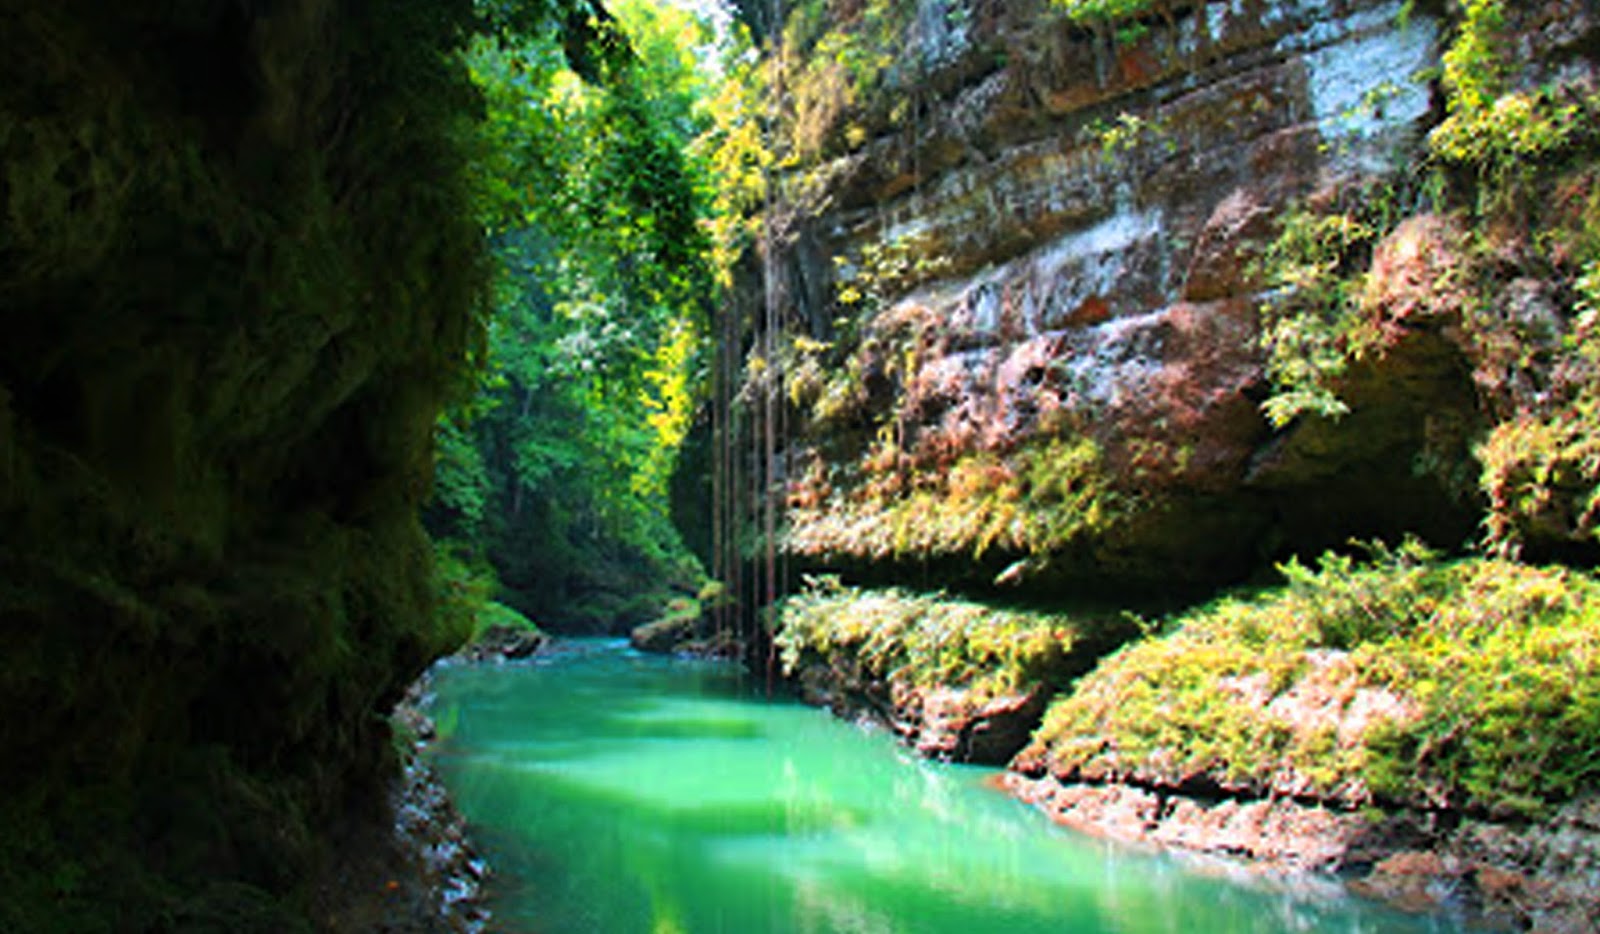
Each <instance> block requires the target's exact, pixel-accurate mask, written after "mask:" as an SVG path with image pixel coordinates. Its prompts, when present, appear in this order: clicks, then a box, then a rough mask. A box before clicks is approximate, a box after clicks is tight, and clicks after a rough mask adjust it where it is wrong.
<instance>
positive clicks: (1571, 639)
mask: <svg viewBox="0 0 1600 934" xmlns="http://www.w3.org/2000/svg"><path fill="white" fill-rule="evenodd" d="M1284 574H1285V576H1286V578H1287V584H1286V585H1285V586H1283V587H1280V588H1277V589H1273V590H1268V591H1264V592H1261V593H1259V594H1255V595H1250V596H1234V597H1227V598H1224V599H1222V600H1220V601H1218V602H1216V603H1214V604H1212V605H1210V606H1207V607H1205V608H1202V609H1200V610H1197V611H1193V612H1191V613H1188V614H1185V615H1183V616H1180V617H1178V618H1175V619H1173V620H1171V621H1170V622H1169V626H1170V627H1171V632H1170V633H1169V634H1167V635H1164V636H1161V637H1157V638H1152V639H1149V640H1146V641H1144V642H1141V643H1138V644H1135V645H1131V646H1129V647H1127V648H1125V649H1124V650H1122V651H1121V652H1119V653H1118V654H1116V655H1114V656H1112V657H1110V658H1109V659H1107V660H1106V662H1105V663H1103V664H1102V665H1101V667H1100V668H1099V669H1098V670H1097V671H1096V672H1094V673H1093V674H1092V675H1090V676H1088V677H1086V678H1085V679H1083V681H1082V682H1080V684H1079V686H1078V687H1077V689H1076V690H1075V691H1074V693H1073V694H1071V695H1070V696H1067V697H1064V698H1062V699H1061V700H1059V701H1058V702H1057V703H1056V704H1055V705H1054V706H1053V707H1052V708H1051V710H1050V711H1049V713H1048V714H1047V716H1046V719H1045V723H1044V725H1043V726H1042V727H1041V728H1040V731H1039V733H1038V735H1037V737H1036V744H1037V745H1038V746H1039V747H1040V748H1041V749H1044V750H1047V755H1046V757H1047V759H1048V760H1049V761H1050V763H1051V768H1052V769H1053V770H1054V771H1056V772H1057V773H1058V774H1062V775H1069V776H1070V775H1113V776H1120V777H1127V778H1132V779H1135V780H1141V781H1148V782H1154V783H1158V784H1182V783H1185V782H1193V781H1201V782H1204V783H1214V784H1218V785H1222V786H1223V787H1230V788H1236V789H1240V790H1243V791H1248V792H1251V793H1265V792H1267V791H1268V790H1275V791H1285V790H1287V791H1290V792H1292V793H1296V794H1304V795H1308V796H1315V797H1322V798H1324V799H1327V800H1330V801H1336V802H1342V803H1345V804H1351V805H1355V804H1362V803H1365V802H1368V801H1373V800H1377V801H1382V802H1400V803H1405V804H1410V805H1415V806H1422V807H1430V808H1431V807H1446V808H1455V809H1461V810H1470V811H1478V812H1490V813H1499V814H1512V815H1532V814H1538V813H1541V812H1542V811H1543V810H1544V809H1545V808H1546V807H1547V806H1549V805H1553V804H1556V803H1559V802H1562V801H1565V800H1568V799H1570V798H1571V797H1573V796H1574V795H1576V794H1579V793H1580V792H1581V791H1582V790H1583V789H1585V788H1588V787H1592V786H1593V783H1594V782H1595V781H1596V780H1597V779H1600V760H1597V759H1596V758H1595V756H1594V755H1593V754H1592V753H1593V749H1594V748H1595V743H1596V741H1597V739H1600V580H1597V579H1596V578H1594V577H1593V576H1591V575H1588V574H1584V573H1581V572H1577V571H1571V570H1567V569H1561V568H1544V569H1541V568H1534V567H1528V566H1524V565H1518V564H1513V563H1510V562H1505V561H1496V560H1488V559H1469V560H1463V561H1457V562H1450V563H1439V562H1437V561H1435V560H1434V559H1433V558H1432V556H1431V555H1428V554H1426V553H1425V552H1424V551H1423V550H1422V549H1420V548H1418V547H1416V546H1413V545H1408V546H1405V547H1403V548H1401V549H1397V550H1394V551H1390V550H1388V549H1383V548H1378V549H1377V557H1376V560H1374V561H1372V562H1370V563H1358V562H1355V561H1352V560H1351V559H1350V558H1349V557H1346V556H1339V555H1328V556H1325V557H1324V558H1323V559H1322V560H1321V562H1320V563H1319V565H1318V567H1317V568H1316V569H1314V570H1313V569H1307V568H1304V567H1301V566H1299V565H1294V564H1291V565H1287V566H1285V567H1284Z"/></svg>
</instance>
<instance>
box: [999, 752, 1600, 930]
mask: <svg viewBox="0 0 1600 934" xmlns="http://www.w3.org/2000/svg"><path fill="white" fill-rule="evenodd" d="M996 783H997V785H998V786H999V787H1001V788H1003V789H1004V790H1006V791H1008V792H1009V793H1011V794H1013V795H1015V796H1016V797H1018V798H1019V799H1021V800H1023V801H1026V802H1028V803H1030V804H1032V805H1034V806H1036V807H1038V808H1039V809H1040V810H1042V811H1044V812H1045V813H1046V814H1047V815H1049V817H1050V818H1051V819H1052V820H1055V821H1056V822H1057V823H1060V824H1062V825H1064V826H1068V827H1071V828H1073V829H1075V830H1078V831H1082V832H1085V833H1091V834H1095V835H1099V836H1105V837H1108V838H1112V839H1116V840H1120V841H1124V842H1129V843H1137V844H1148V845H1153V846H1161V847H1171V848H1175V849H1179V850H1185V851H1192V852H1197V853H1204V854H1208V855H1213V856H1220V857H1228V858H1235V859H1239V860H1242V861H1246V862H1247V864H1248V865H1249V867H1250V868H1252V869H1253V870H1256V871H1264V872H1275V873H1304V872H1313V873H1333V874H1336V875H1337V877H1339V878H1341V879H1342V880H1344V881H1345V882H1346V883H1347V884H1348V885H1349V887H1350V889H1351V890H1352V891H1354V892H1356V893H1358V894H1361V895H1364V896H1368V897H1371V898H1375V899H1380V900H1382V901H1386V902H1389V903H1391V904H1394V905H1396V906H1397V907H1400V908H1403V909H1406V910H1410V911H1419V912H1420V911H1427V912H1443V913H1445V914H1447V915H1453V916H1455V917H1457V918H1458V919H1459V920H1461V921H1464V922H1468V923H1475V924H1488V925H1492V926H1497V927H1498V926H1504V927H1511V928H1514V929H1518V930H1533V931H1541V932H1549V934H1580V932H1593V931H1596V930H1600V798H1595V797H1590V798H1588V799H1585V800H1582V801H1578V802H1574V803H1572V804H1569V805H1567V806H1565V807H1563V808H1561V809H1560V810H1559V811H1558V812H1557V813H1556V814H1555V816H1554V817H1553V818H1551V819H1550V820H1548V821H1546V822H1544V823H1540V824H1525V825H1511V824H1501V823H1494V822H1490V821H1485V820H1481V819H1477V818H1473V817H1468V816H1464V815H1461V814H1455V813H1446V812H1431V813H1430V812H1418V811H1399V812H1382V811H1378V810H1375V809H1368V810H1362V811H1354V810H1345V809H1341V808H1332V807H1327V806H1324V805H1321V804H1317V803H1308V802H1305V801H1300V800H1296V799H1293V798H1288V797H1281V798H1259V799H1248V798H1233V797H1216V796H1214V795H1205V794H1203V793H1198V792H1186V791H1185V790H1182V789H1171V788H1151V787H1141V786H1136V785H1130V784H1117V783H1111V784H1090V783H1069V782H1062V781H1058V780H1057V779H1056V778H1054V777H1052V776H1049V775H1042V776H1029V775H1025V774H1022V773H1020V772H1015V771H1012V772H1007V773H1005V774H1004V775H1002V776H1000V777H999V778H998V779H997V780H996Z"/></svg>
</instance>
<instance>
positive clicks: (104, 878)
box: [0, 0, 482, 931]
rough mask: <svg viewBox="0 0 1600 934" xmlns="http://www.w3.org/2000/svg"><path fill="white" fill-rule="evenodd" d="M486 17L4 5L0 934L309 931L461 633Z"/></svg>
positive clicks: (309, 9)
mask: <svg viewBox="0 0 1600 934" xmlns="http://www.w3.org/2000/svg"><path fill="white" fill-rule="evenodd" d="M470 14H471V5H470V4H469V3H454V2H445V3H437V2H427V3H422V2H401V3H386V4H380V5H373V4H366V3H354V2H337V0H278V2H271V3H253V2H220V0H219V2H207V0H201V2H194V3H180V4H173V3H154V2H132V3H123V4H113V5H104V4H98V3H89V2H76V0H65V2H57V0H51V2H40V3H31V2H26V0H4V2H0V211H3V214H0V303H3V308H4V317H3V322H4V324H3V327H4V336H3V338H0V527H3V528H4V535H3V537H0V647H3V648H0V658H3V662H0V709H3V710H4V711H5V714H4V717H3V719H0V828H3V829H4V836H5V837H6V839H7V841H8V845H7V852H6V854H5V855H4V856H3V857H0V890H3V891H5V893H6V897H5V898H4V899H0V927H3V928H5V929H7V930H29V931H44V930H74V931H91V930H103V929H115V930H147V929H152V930H157V929H159V930H166V929H174V928H177V929H206V930H211V929H217V930H284V929H292V928H294V927H295V926H296V925H298V924H300V923H302V922H303V918H304V915H305V913H306V912H307V911H308V910H309V905H308V903H307V901H306V894H305V893H306V881H307V878H308V874H309V873H310V872H311V870H312V868H313V867H314V865H315V863H316V860H317V859H318V856H319V853H320V848H321V846H322V844H321V843H320V842H319V839H318V838H319V834H320V833H321V832H322V831H323V830H325V829H326V827H327V821H328V820H330V819H331V816H332V815H334V814H337V813H340V812H342V811H343V810H345V809H346V808H347V807H357V806H359V805H357V804H352V803H351V802H362V801H367V802H370V803H371V804H374V805H375V804H376V803H377V801H378V800H379V799H380V797H381V796H380V795H379V793H378V792H377V791H376V790H375V789H376V787H377V785H376V780H377V778H378V777H379V776H380V775H381V774H383V771H384V770H383V768H382V766H383V764H384V763H385V762H386V761H388V760H389V758H390V753H389V751H388V742H387V726H386V725H385V723H384V721H383V719H382V716H381V713H382V711H384V710H386V709H387V707H388V706H389V705H390V704H392V703H393V701H394V700H396V699H397V698H398V696H399V694H400V692H401V691H402V690H403V689H404V686H405V685H406V684H407V683H408V682H409V681H410V680H412V679H413V678H414V677H415V676H416V674H417V673H418V672H419V671H420V670H421V669H422V667H423V666H424V665H425V664H426V663H427V662H428V661H429V660H431V659H432V658H433V657H435V656H436V655H437V654H439V653H440V652H441V651H443V650H445V649H446V648H447V647H449V646H450V645H452V644H453V640H454V639H455V638H457V637H458V636H457V634H452V633H446V632H441V631H438V630H437V628H436V624H435V622H434V621H433V618H432V614H431V612H430V603H431V591H432V588H431V584H430V581H429V575H430V563H429V561H430V559H429V551H428V546H427V543H426V540H425V538H424V537H423V535H422V533H421V530H420V528H419V526H418V525H417V523H416V520H415V511H416V506H417V503H418V502H419V500H420V498H421V497H422V496H423V495H424V494H425V492H426V490H427V487H428V484H429V478H430V472H431V462H430V461H431V459H430V454H429V451H430V443H431V442H430V438H431V430H432V424H433V420H434V417H435V414H436V412H437V410H438V407H439V406H440V404H441V401H442V399H443V397H444V395H445V393H446V391H447V390H448V388H449V387H450V385H451V384H452V381H453V380H454V379H456V378H457V377H458V375H459V372H460V370H461V369H462V364H463V361H464V360H465V357H466V354H467V353H468V350H469V348H470V347H471V345H472V342H473V341H474V339H475V338H474V335H475V331H476V328H477V324H476V321H475V318H474V315H473V308H474V307H475V303H476V301H477V298H478V295H479V291H480V285H481V281H482V276H481V275H480V267H481V258H480V243H479V241H480V237H479V234H478V232H477V230H476V229H475V227H474V225H473V223H472V221H471V217H470V215H469V214H468V213H467V210H468V205H469V201H468V200H467V191H466V187H465V185H464V183H463V182H462V179H461V177H460V170H461V166H462V164H463V161H464V160H463V157H462V150H461V148H460V142H461V140H462V139H463V136H462V134H463V132H464V131H465V130H466V129H467V127H466V125H465V124H464V123H463V122H462V121H463V120H466V119H469V117H468V116H467V115H469V114H470V112H471V109H472V103H473V97H472V91H471V89H470V86H469V85H468V84H467V82H466V79H465V76H464V74H462V72H461V69H460V68H459V67H458V66H457V65H456V64H455V63H454V62H453V60H452V59H450V58H449V57H448V56H449V53H450V50H451V47H452V46H453V44H454V43H455V42H457V41H459V40H460V38H461V37H462V35H463V34H464V29H465V28H466V26H467V20H468V17H469V16H470Z"/></svg>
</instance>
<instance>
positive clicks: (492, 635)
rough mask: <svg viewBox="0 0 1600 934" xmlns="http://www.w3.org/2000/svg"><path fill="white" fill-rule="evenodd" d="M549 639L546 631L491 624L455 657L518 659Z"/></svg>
mask: <svg viewBox="0 0 1600 934" xmlns="http://www.w3.org/2000/svg"><path fill="white" fill-rule="evenodd" d="M548 641H549V637H547V636H546V635H545V634H544V633H541V632H536V631H534V630H531V629H518V628H516V627H512V626H490V627H489V628H488V629H487V630H485V631H484V633H483V635H481V636H479V637H478V638H477V639H474V640H473V641H472V643H471V644H469V645H467V646H466V647H465V648H463V649H462V650H461V651H459V652H457V653H456V655H455V657H456V658H458V659H460V660H462V661H466V662H496V661H516V660H518V659H523V658H527V657H529V656H530V655H532V654H533V653H535V652H537V651H539V648H540V647H541V646H543V645H544V644H545V643H547V642H548Z"/></svg>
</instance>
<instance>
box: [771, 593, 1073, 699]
mask: <svg viewBox="0 0 1600 934" xmlns="http://www.w3.org/2000/svg"><path fill="white" fill-rule="evenodd" d="M1083 636H1084V631H1083V627H1082V626H1081V625H1080V623H1079V622H1077V621H1075V620H1073V619H1071V618H1069V617H1067V616H1065V615H1060V614H1049V613H1040V612H1034V611H1028V610H1017V609H1003V608H999V607H993V606H987V605H985V604H981V603H975V602H971V601H966V600H957V599H953V598H950V597H947V596H945V595H943V594H922V593H912V592H910V591H906V590H900V589H898V588H889V589H885V590H866V589H861V588H856V587H850V586H846V585H844V584H841V583H840V582H839V580H838V579H837V578H834V577H822V578H818V579H815V580H813V581H811V584H810V586H809V587H808V588H807V589H806V590H804V591H803V592H801V593H799V594H797V595H795V596H792V597H789V598H788V599H786V600H785V601H784V602H783V604H782V605H781V607H780V609H779V612H778V634H777V636H776V637H775V641H776V643H777V645H778V648H779V650H780V651H781V653H782V661H783V669H784V672H785V673H786V674H790V675H792V674H795V673H796V672H797V671H798V670H799V669H800V668H801V667H803V666H804V665H805V663H806V661H807V659H813V660H815V659H822V660H832V659H834V658H836V657H839V656H850V657H852V658H854V659H855V660H856V661H857V662H859V664H860V665H861V666H862V667H863V668H864V669H865V670H866V671H867V672H868V673H869V674H871V675H873V676H874V677H877V678H881V679H883V680H885V681H889V682H894V683H899V684H905V685H909V686H915V687H933V686H950V687H961V688H967V689H969V690H971V691H973V692H974V693H975V694H978V695H980V696H988V697H997V696H1001V695H1005V694H1016V693H1020V692H1022V691H1025V690H1028V689H1030V688H1032V687H1033V686H1036V685H1038V684H1041V683H1046V684H1060V683H1064V682H1065V680H1066V679H1067V678H1070V677H1071V676H1072V675H1073V674H1075V673H1076V672H1077V671H1079V670H1081V669H1082V668H1083V667H1085V663H1084V662H1083V661H1082V660H1081V658H1082V654H1083V653H1082V651H1081V649H1082V642H1083Z"/></svg>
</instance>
